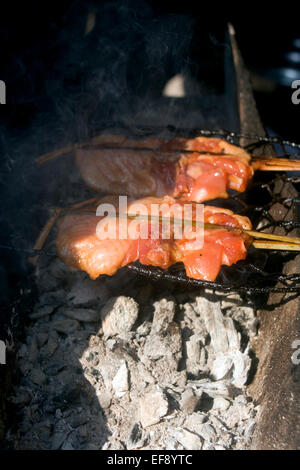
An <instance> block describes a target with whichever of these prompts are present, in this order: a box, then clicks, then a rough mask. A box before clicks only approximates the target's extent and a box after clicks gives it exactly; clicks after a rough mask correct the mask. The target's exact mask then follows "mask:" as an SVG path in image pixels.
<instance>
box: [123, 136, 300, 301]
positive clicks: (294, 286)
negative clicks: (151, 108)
mask: <svg viewBox="0 0 300 470" xmlns="http://www.w3.org/2000/svg"><path fill="white" fill-rule="evenodd" d="M169 131H170V132H171V133H173V132H174V134H176V135H178V134H182V135H185V136H187V135H191V134H193V135H198V136H199V135H202V136H207V137H213V136H216V137H221V138H223V139H226V140H227V141H229V142H230V143H232V144H235V145H239V140H240V139H241V138H243V139H244V140H245V141H247V140H249V141H251V142H249V145H247V144H246V145H245V146H244V147H245V148H246V149H247V150H249V151H250V150H251V151H253V150H254V149H256V148H258V147H261V146H263V145H266V144H268V145H270V144H278V145H280V146H281V149H282V150H283V155H284V156H286V157H288V156H289V153H288V152H287V151H286V150H285V147H291V148H293V149H300V144H297V143H295V142H290V141H287V140H284V139H281V138H279V137H261V136H256V135H245V134H240V133H235V132H229V131H225V130H218V131H209V130H201V129H198V130H193V131H191V130H186V129H181V130H179V129H175V128H170V129H169ZM152 132H153V128H152ZM293 158H295V154H293ZM298 183H300V176H288V175H287V174H285V173H279V174H277V173H273V172H256V174H255V176H254V179H253V182H252V185H251V186H250V187H249V189H248V190H247V191H246V192H245V193H237V194H236V193H235V194H232V195H231V197H230V198H229V199H226V200H215V201H212V202H210V203H209V204H211V205H217V206H222V207H226V208H229V209H232V210H234V211H235V212H236V213H239V214H242V215H246V216H248V217H249V218H250V220H251V221H252V224H253V227H254V229H255V230H260V231H266V232H269V233H273V232H274V231H275V229H278V228H280V229H281V232H280V234H282V235H288V234H291V232H292V231H293V230H297V229H299V227H300V222H299V219H298V204H299V203H300V198H299V197H297V196H296V197H293V196H290V193H291V191H290V190H291V187H292V186H296V187H297V184H298ZM285 193H288V194H287V195H285ZM275 206H276V207H277V209H276V208H275ZM280 208H281V209H282V210H281V211H280V212H282V213H285V214H284V216H283V218H281V217H280V218H278V217H276V216H275V215H274V209H275V212H276V210H277V213H278V211H279V209H280ZM296 256H297V255H296V254H295V253H291V252H286V251H270V250H258V249H255V248H254V247H250V249H249V251H248V255H247V258H246V260H244V261H239V262H238V263H236V264H234V265H232V266H230V267H229V266H223V267H222V269H221V271H220V273H219V275H218V277H217V279H216V281H215V282H211V281H203V280H196V279H191V278H188V277H187V276H186V274H185V269H184V267H183V265H182V264H181V263H178V264H176V265H173V266H171V267H170V268H169V269H167V270H162V269H160V268H156V267H152V266H145V265H141V264H140V263H138V262H136V263H133V264H131V265H129V266H128V268H129V269H130V270H133V271H135V272H136V273H138V274H140V275H142V276H146V277H148V278H150V279H154V280H165V281H170V282H175V283H179V284H183V285H187V286H191V287H199V288H210V289H218V290H221V291H233V290H234V291H238V292H249V293H267V292H271V291H272V292H282V293H288V292H300V272H299V273H293V274H288V273H284V271H285V269H284V266H285V264H286V263H287V262H288V261H291V260H292V259H294V258H295V257H296Z"/></svg>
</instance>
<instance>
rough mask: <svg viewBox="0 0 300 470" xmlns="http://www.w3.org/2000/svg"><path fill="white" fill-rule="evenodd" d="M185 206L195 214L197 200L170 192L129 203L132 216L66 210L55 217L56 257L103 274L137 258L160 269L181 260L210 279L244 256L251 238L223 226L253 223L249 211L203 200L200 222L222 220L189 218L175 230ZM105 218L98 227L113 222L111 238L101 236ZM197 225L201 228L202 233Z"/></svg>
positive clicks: (190, 272) (94, 274)
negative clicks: (195, 222)
mask: <svg viewBox="0 0 300 470" xmlns="http://www.w3.org/2000/svg"><path fill="white" fill-rule="evenodd" d="M153 205H155V207H156V208H157V207H158V208H159V209H158V211H157V212H156V213H157V214H159V216H158V218H156V219H155V218H154V220H153V218H152V214H153V211H152V209H153ZM184 206H188V209H190V210H191V212H189V213H190V214H192V218H195V215H196V212H197V207H196V206H197V205H196V204H194V203H184V201H178V200H175V199H173V198H171V197H168V196H166V197H164V198H155V197H149V198H144V199H140V200H137V201H134V202H132V203H129V204H128V206H127V209H126V211H127V214H129V215H130V217H131V219H130V220H127V221H126V219H125V218H124V217H123V215H122V216H121V217H120V214H119V216H118V215H117V214H118V213H117V212H116V216H109V217H108V216H105V217H99V216H96V214H95V213H92V212H91V213H88V214H86V213H85V214H70V215H66V216H64V217H63V218H62V219H61V220H60V221H59V232H58V236H57V239H56V246H57V251H58V254H59V257H60V258H61V259H62V260H63V261H64V263H65V264H67V265H68V266H69V267H72V268H77V269H80V270H83V271H86V272H87V273H88V274H89V275H90V277H91V278H92V279H95V278H97V277H98V276H99V275H101V274H108V275H112V274H114V273H115V272H116V271H117V269H118V268H120V267H122V266H125V265H127V264H129V263H131V262H134V261H137V260H139V261H140V262H141V263H142V264H145V265H152V266H159V267H161V268H163V269H167V268H168V267H169V266H171V265H172V264H174V263H178V262H182V263H183V264H184V266H185V269H186V274H187V276H189V277H191V278H194V279H203V280H209V281H213V280H215V279H216V277H217V275H218V273H219V271H220V268H221V265H223V264H224V265H228V266H230V265H232V264H234V263H236V262H237V261H239V260H241V259H244V258H245V257H246V254H247V248H248V247H249V245H250V243H251V237H249V236H248V235H246V234H245V233H244V232H243V231H242V230H241V231H240V230H236V231H228V229H226V228H224V226H228V227H236V228H238V229H239V228H240V229H246V230H248V229H251V223H250V221H249V219H248V218H247V217H243V216H239V215H236V214H234V213H233V212H232V211H230V210H227V209H222V208H217V207H212V206H205V207H204V209H203V222H205V223H206V224H207V223H208V224H217V225H220V228H215V227H214V228H209V227H208V228H207V225H205V228H204V229H203V225H202V226H196V227H195V226H194V225H191V224H190V225H189V224H187V228H186V230H182V232H181V234H179V235H178V224H177V221H178V219H176V217H177V214H178V210H179V211H180V210H182V211H183V210H185V209H184ZM137 207H138V209H137ZM175 208H176V211H175ZM136 211H137V212H136ZM133 212H134V213H135V214H139V215H141V216H142V219H137V218H136V217H133V216H132V214H133ZM182 213H184V212H182ZM149 214H150V215H151V218H149V217H148V216H149ZM168 217H169V220H170V224H169V226H168V225H167V228H168V227H169V228H170V230H169V231H168V232H167V233H166V232H165V227H164V222H162V220H164V221H165V220H167V218H168ZM104 220H105V224H106V225H105V224H102V225H101V227H100V228H101V230H102V232H101V233H102V234H103V230H104V229H103V227H106V228H107V227H108V226H110V227H112V228H114V229H115V232H114V233H115V236H113V237H112V238H111V239H103V238H101V237H100V236H99V233H100V232H99V222H101V223H103V221H104ZM119 222H121V223H120V224H119ZM132 222H134V223H135V225H134V226H133V225H132ZM153 222H154V223H153ZM184 223H185V222H184ZM124 224H125V225H124ZM199 230H201V231H202V232H201V233H202V238H201V237H200V236H199V234H200V232H199ZM154 232H155V233H156V235H155V236H154V235H153V233H154Z"/></svg>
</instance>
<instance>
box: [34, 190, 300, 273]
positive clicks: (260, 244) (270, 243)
mask: <svg viewBox="0 0 300 470" xmlns="http://www.w3.org/2000/svg"><path fill="white" fill-rule="evenodd" d="M96 200H99V198H92V199H88V200H86V201H81V202H79V203H76V204H74V205H72V206H70V207H68V208H65V209H63V208H61V207H57V208H55V210H54V211H53V213H52V215H51V216H50V218H49V219H48V221H47V222H46V224H45V225H44V227H43V229H42V230H41V233H40V234H39V236H38V238H37V240H36V242H35V244H34V247H33V250H35V251H37V252H39V251H40V252H42V250H43V247H44V244H45V242H46V239H47V237H48V235H49V233H50V231H51V230H52V227H53V226H54V224H55V222H56V220H57V218H58V217H59V216H61V215H63V214H65V213H66V212H71V213H72V212H75V213H78V209H80V208H83V207H84V206H86V205H88V204H89V203H92V202H95V201H96ZM79 213H80V214H82V213H90V214H91V213H92V214H94V212H93V211H89V210H87V211H80V212H79ZM116 216H118V217H128V218H129V219H131V220H136V219H137V217H139V218H141V219H144V220H149V219H150V222H151V221H152V220H156V221H158V222H160V223H163V222H164V221H166V222H169V221H170V222H172V223H174V224H182V220H180V219H176V218H171V220H169V218H167V217H162V216H146V215H139V216H137V215H136V214H127V213H117V214H116ZM184 222H185V223H186V222H188V223H190V224H192V225H193V226H194V227H203V228H205V229H216V230H217V229H219V230H220V229H225V230H227V231H233V232H242V233H245V234H247V235H249V236H251V237H254V238H263V240H257V239H255V240H253V242H252V245H253V246H254V247H255V248H257V249H268V250H284V251H300V238H296V237H286V236H281V235H274V234H269V233H263V232H257V231H254V230H246V229H243V228H240V227H229V226H227V225H218V224H210V223H207V222H197V221H193V220H185V221H184ZM38 259H39V253H38V254H36V255H35V256H32V257H30V258H28V261H29V262H30V263H31V264H33V265H36V263H37V261H38Z"/></svg>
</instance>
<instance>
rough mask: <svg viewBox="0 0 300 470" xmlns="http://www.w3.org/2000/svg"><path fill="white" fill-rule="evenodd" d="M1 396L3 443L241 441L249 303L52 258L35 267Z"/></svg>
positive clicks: (138, 445)
mask: <svg viewBox="0 0 300 470" xmlns="http://www.w3.org/2000/svg"><path fill="white" fill-rule="evenodd" d="M36 283H37V287H38V291H39V295H38V298H37V303H36V305H35V307H34V308H33V309H32V311H28V315H29V317H30V322H29V324H28V326H27V331H26V339H25V340H24V341H26V342H24V343H23V344H21V345H20V347H19V351H18V355H17V368H18V376H19V377H18V380H17V382H16V384H15V386H14V388H13V391H12V393H11V395H10V397H9V401H10V403H11V405H12V407H13V409H14V414H15V416H16V417H17V419H16V422H15V423H13V424H12V425H11V427H10V428H9V430H8V432H7V434H6V443H5V445H6V447H7V448H12V449H33V450H34V449H37V450H38V449H62V450H72V449H111V450H117V449H155V450H158V449H167V450H171V449H178V450H180V449H188V450H192V449H196V450H197V449H199V450H200V449H203V450H205V449H245V448H247V447H248V446H249V444H250V441H251V435H252V433H253V431H254V428H255V417H256V413H257V407H255V405H254V403H253V401H252V399H251V397H250V396H248V394H247V383H248V382H249V381H251V376H252V375H253V373H254V371H255V358H253V357H252V352H251V348H250V342H251V339H253V337H255V335H256V332H257V321H256V317H255V311H254V309H253V308H252V306H249V305H246V303H245V301H244V300H243V299H242V298H241V297H240V296H239V295H238V294H233V293H231V294H226V297H225V296H224V295H221V294H220V295H218V293H215V292H214V293H213V292H209V291H205V292H202V294H203V295H202V294H201V293H199V291H198V293H196V294H195V292H186V290H185V291H184V290H181V288H178V286H175V285H171V286H170V285H169V284H168V285H165V284H164V283H163V282H159V283H154V282H149V281H145V279H143V278H140V277H138V276H137V275H136V274H135V273H133V272H130V271H128V269H126V268H124V269H122V270H121V271H119V272H118V273H117V274H116V275H115V276H114V277H112V278H110V277H102V278H100V279H98V280H96V281H92V280H90V279H89V278H88V277H87V276H86V274H85V273H82V272H75V271H74V272H70V271H69V269H68V268H66V267H65V265H63V263H62V262H61V261H60V260H59V259H57V258H50V259H49V258H47V256H45V257H42V258H41V259H40V260H39V264H38V267H37V270H36Z"/></svg>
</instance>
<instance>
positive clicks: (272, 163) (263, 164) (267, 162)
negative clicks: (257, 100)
mask: <svg viewBox="0 0 300 470" xmlns="http://www.w3.org/2000/svg"><path fill="white" fill-rule="evenodd" d="M99 137H101V136H98V137H94V138H93V139H91V140H90V141H89V142H77V143H74V144H70V145H67V146H65V147H62V148H61V149H57V150H54V151H52V152H48V153H45V154H44V155H42V156H40V157H38V158H37V159H36V164H37V165H38V166H42V165H44V164H45V163H47V162H49V161H52V160H55V159H56V158H58V157H61V156H64V155H66V154H68V153H71V152H73V151H75V150H76V149H79V148H85V147H90V148H96V149H103V150H105V149H107V150H135V151H137V152H138V151H139V152H158V153H165V154H169V155H170V154H172V153H173V154H174V153H178V154H195V153H196V154H199V155H212V156H218V157H235V156H237V155H232V154H224V153H215V152H208V151H200V150H188V149H161V148H149V147H134V146H132V145H128V146H126V145H116V144H115V143H113V144H109V143H105V144H101V143H98V141H99ZM251 166H252V167H253V169H254V170H260V171H297V170H299V171H300V160H291V159H288V158H276V157H266V156H262V157H256V156H252V162H251Z"/></svg>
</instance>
